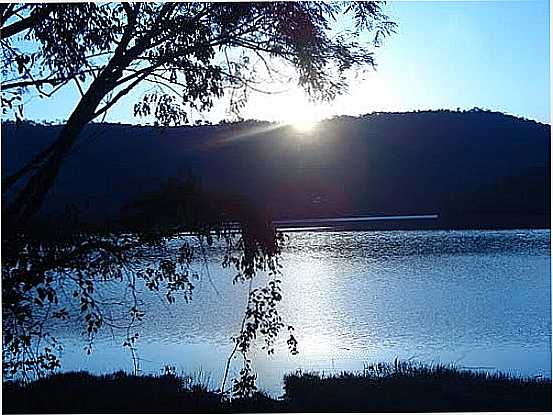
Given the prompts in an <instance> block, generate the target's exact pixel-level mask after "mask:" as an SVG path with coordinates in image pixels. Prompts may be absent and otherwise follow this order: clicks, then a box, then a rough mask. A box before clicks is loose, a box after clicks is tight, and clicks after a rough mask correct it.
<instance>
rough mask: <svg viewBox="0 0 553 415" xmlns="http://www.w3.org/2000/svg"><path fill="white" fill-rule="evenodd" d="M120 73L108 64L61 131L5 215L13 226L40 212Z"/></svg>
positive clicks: (22, 225)
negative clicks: (84, 130)
mask: <svg viewBox="0 0 553 415" xmlns="http://www.w3.org/2000/svg"><path fill="white" fill-rule="evenodd" d="M120 73H121V71H120V70H118V69H117V68H116V66H115V65H114V66H111V65H108V67H106V68H105V70H104V71H103V72H102V74H101V75H100V76H98V78H96V79H95V80H94V82H92V84H91V85H90V88H89V89H88V90H87V91H86V94H85V95H84V96H83V98H82V99H81V101H80V102H79V104H78V105H77V107H76V108H75V110H74V111H73V113H72V114H71V116H70V117H69V119H68V120H67V123H66V124H65V126H64V127H63V129H62V130H61V131H60V133H59V135H58V138H57V140H56V142H55V143H54V145H53V148H52V149H51V151H50V154H49V155H48V157H47V159H46V160H45V161H44V162H43V163H42V165H41V166H40V168H38V169H37V171H36V172H35V173H34V174H33V175H32V176H31V178H30V179H29V180H28V182H27V183H26V184H25V186H24V187H23V189H22V190H21V191H20V192H19V193H18V194H17V196H16V197H15V199H14V201H13V202H12V203H11V205H10V206H9V207H8V208H7V209H6V211H5V212H4V214H5V218H6V219H7V220H8V225H9V226H16V227H17V228H21V227H24V226H25V225H26V224H27V223H28V222H29V220H30V219H31V218H32V217H33V216H34V215H35V214H36V213H37V212H38V211H39V210H40V207H41V206H42V203H43V202H44V198H45V197H46V195H47V193H48V191H49V190H50V188H51V187H52V185H53V184H54V182H55V180H56V177H57V175H58V173H59V171H60V168H61V165H62V162H63V160H64V159H65V157H66V156H67V155H68V154H69V152H70V150H71V149H72V147H73V145H74V144H75V142H76V140H77V138H78V137H79V134H80V133H81V132H82V130H83V129H84V127H85V126H86V124H87V123H88V122H90V121H91V120H92V119H94V113H95V111H96V108H97V107H98V105H99V104H100V102H101V101H102V99H103V98H104V97H105V96H106V94H107V93H108V92H110V91H111V90H112V89H113V88H114V87H115V85H116V81H117V79H118V78H119V76H120Z"/></svg>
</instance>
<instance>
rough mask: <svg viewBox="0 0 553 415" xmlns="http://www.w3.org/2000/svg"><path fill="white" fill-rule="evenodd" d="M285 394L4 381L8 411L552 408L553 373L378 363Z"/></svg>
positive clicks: (301, 383) (123, 380)
mask: <svg viewBox="0 0 553 415" xmlns="http://www.w3.org/2000/svg"><path fill="white" fill-rule="evenodd" d="M284 389H285V394H284V396H283V398H282V399H272V398H270V397H268V396H266V395H263V394H261V393H259V394H256V395H255V396H253V397H252V398H249V399H235V400H232V401H231V402H221V399H220V397H219V395H217V394H216V393H214V392H211V391H209V390H208V389H207V388H206V387H205V386H202V385H193V386H187V381H186V380H185V379H184V378H180V377H178V376H173V375H164V376H131V375H127V374H125V373H123V372H118V373H114V374H111V375H103V376H93V375H90V374H88V373H85V372H79V373H64V374H57V375H53V376H51V377H49V378H47V379H43V380H39V381H36V382H33V383H30V384H27V385H21V384H16V383H12V382H6V383H4V384H3V385H2V391H3V398H2V407H3V408H2V409H3V412H5V413H82V412H92V413H103V412H109V413H120V412H131V413H176V412H180V413H183V412H184V413H206V412H219V413H221V412H437V411H447V412H454V411H462V412H476V411H551V380H549V379H528V378H525V379H523V378H513V377H509V376H505V375H502V374H494V375H486V374H482V373H474V372H469V371H458V370H455V369H452V368H448V367H444V366H436V367H426V366H415V365H410V364H403V363H400V364H394V365H383V364H381V365H375V366H371V367H368V368H367V369H366V370H365V372H364V373H362V374H348V373H344V374H341V375H335V376H321V375H318V374H313V373H297V374H293V375H287V376H286V377H285V378H284Z"/></svg>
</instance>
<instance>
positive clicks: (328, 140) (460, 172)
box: [2, 109, 551, 228]
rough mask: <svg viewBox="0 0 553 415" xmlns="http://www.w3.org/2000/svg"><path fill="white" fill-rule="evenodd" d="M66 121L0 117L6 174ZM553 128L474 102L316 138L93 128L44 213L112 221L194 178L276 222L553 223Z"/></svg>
mask: <svg viewBox="0 0 553 415" xmlns="http://www.w3.org/2000/svg"><path fill="white" fill-rule="evenodd" d="M59 128H60V127H59V126H54V125H37V124H33V123H30V122H24V123H20V124H17V125H16V124H15V123H12V122H5V123H3V124H2V175H3V176H4V175H6V174H9V173H11V172H13V171H15V170H16V169H17V168H18V167H20V166H22V165H23V164H24V163H25V161H27V160H29V159H30V158H32V156H33V155H35V154H37V153H38V152H39V151H40V150H41V149H43V148H45V147H46V146H47V145H48V144H49V143H50V142H52V140H54V139H55V137H56V134H57V132H58V131H59ZM550 134H551V127H550V126H549V125H545V124H541V123H537V122H534V121H529V120H525V119H521V118H517V117H513V116H509V115H505V114H501V113H497V112H490V111H482V110H477V109H476V110H472V111H466V112H452V111H423V112H410V113H375V114H368V115H365V116H362V117H345V116H344V117H338V118H334V119H331V120H326V121H322V122H321V123H319V125H318V126H317V127H316V128H315V129H314V130H313V131H311V132H309V133H305V132H299V131H296V130H294V129H293V128H292V127H290V126H280V125H277V124H271V123H267V122H244V123H233V124H219V125H208V126H196V127H169V128H161V127H148V126H132V125H120V124H91V125H89V126H88V127H87V129H86V131H85V132H83V135H82V136H81V137H80V139H79V144H78V145H77V147H76V148H75V150H74V151H73V152H72V154H71V156H70V157H69V158H68V159H67V160H66V162H65V164H64V165H63V168H62V171H61V173H60V177H59V178H58V180H57V183H56V185H55V188H54V189H53V190H52V192H51V194H50V195H49V197H48V199H47V202H46V204H45V206H44V209H43V211H44V212H45V213H50V212H60V211H63V209H64V208H66V207H67V206H69V205H71V206H74V207H76V209H77V211H78V212H79V214H80V215H81V216H83V217H104V216H107V215H112V214H114V213H115V212H118V211H119V210H120V209H121V207H122V206H124V205H125V204H127V203H128V202H130V201H132V200H134V199H136V198H137V197H139V196H140V195H142V194H144V193H145V192H148V191H154V190H157V189H159V188H160V186H161V184H162V183H164V182H166V181H167V180H168V179H170V178H176V179H179V178H184V177H186V176H190V175H192V176H194V177H196V178H198V179H199V180H200V181H201V184H202V187H203V188H205V189H208V190H209V191H212V192H215V193H218V192H219V193H225V194H233V195H236V196H238V197H240V198H243V199H246V200H249V201H251V202H252V203H255V204H256V205H257V206H258V207H260V208H263V209H266V210H269V211H270V212H271V213H272V215H273V217H274V218H275V219H278V220H294V219H295V220H297V219H313V218H332V217H343V216H367V215H405V214H409V215H412V214H429V213H430V214H434V213H436V214H438V215H439V220H438V221H434V222H432V223H430V224H428V225H424V226H428V227H441V228H458V227H468V228H513V227H549V226H550V225H549V216H550V180H551V178H550V162H551V160H550ZM7 197H9V195H8V196H7ZM421 226H422V225H421Z"/></svg>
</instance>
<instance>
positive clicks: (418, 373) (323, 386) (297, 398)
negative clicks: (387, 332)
mask: <svg viewBox="0 0 553 415" xmlns="http://www.w3.org/2000/svg"><path fill="white" fill-rule="evenodd" d="M284 389H285V399H286V400H288V401H289V404H290V410H291V411H295V410H305V411H331V412H344V411H348V412H459V411H460V412H480V411H551V380H549V379H534V378H515V377H511V376H508V375H505V374H501V373H495V374H491V375H489V374H486V373H479V372H473V371H465V370H458V369H455V368H453V367H448V366H444V365H435V366H426V365H421V364H411V363H405V362H398V361H396V362H395V363H394V364H393V365H391V364H383V363H381V364H377V365H372V366H368V367H367V368H366V369H365V370H364V372H363V373H361V374H353V373H342V374H340V375H332V376H324V375H319V374H317V373H296V374H292V375H287V376H285V378H284Z"/></svg>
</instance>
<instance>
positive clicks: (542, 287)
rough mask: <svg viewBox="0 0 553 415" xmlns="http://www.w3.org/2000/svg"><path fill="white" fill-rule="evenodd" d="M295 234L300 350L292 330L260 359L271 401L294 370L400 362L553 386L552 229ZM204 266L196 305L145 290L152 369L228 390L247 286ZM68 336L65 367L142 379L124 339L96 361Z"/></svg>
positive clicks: (290, 310) (290, 312)
mask: <svg viewBox="0 0 553 415" xmlns="http://www.w3.org/2000/svg"><path fill="white" fill-rule="evenodd" d="M288 235H289V238H290V239H289V241H288V244H287V248H286V250H285V252H284V255H283V259H282V263H283V265H284V268H283V270H282V278H281V279H282V281H283V284H282V288H283V294H284V299H283V301H282V304H281V306H280V310H281V314H282V316H283V318H284V319H285V322H286V323H287V324H288V323H289V324H291V325H293V326H294V327H295V334H296V337H297V339H298V342H299V345H298V347H299V351H300V353H299V354H298V355H296V356H291V355H290V354H289V353H288V352H287V348H286V344H285V340H286V336H285V334H286V333H283V336H282V338H281V339H280V341H279V343H278V344H277V348H276V353H275V354H274V355H272V356H270V357H269V356H267V355H266V353H265V352H264V351H263V350H261V347H260V346H259V347H258V348H257V349H256V350H254V356H255V359H254V360H255V366H256V369H257V371H258V374H259V382H258V384H259V386H260V387H261V388H263V389H265V390H267V391H269V392H270V393H272V394H274V395H279V394H281V393H282V386H281V382H282V376H283V374H284V373H286V372H290V371H294V370H296V369H300V368H301V369H302V370H317V371H324V372H333V371H341V370H354V371H359V370H362V369H363V365H364V364H366V363H372V362H378V361H382V360H387V361H391V360H393V359H394V358H395V357H399V358H400V359H404V360H407V359H412V360H415V361H422V362H426V363H438V362H443V363H454V364H456V365H457V366H458V367H468V368H477V369H480V370H490V371H494V370H501V371H504V372H508V373H511V374H516V375H524V376H535V375H545V376H548V377H550V376H551V308H550V307H551V306H550V304H551V275H550V267H551V258H550V232H549V231H548V230H509V231H384V232H375V231H371V232H294V233H289V234H288ZM194 266H195V267H196V269H197V270H198V271H199V272H200V274H201V277H200V279H199V280H198V281H196V282H195V285H196V287H195V290H194V294H193V300H192V302H190V303H188V304H187V303H185V302H184V301H178V302H177V304H173V305H168V304H166V302H165V301H164V300H163V298H162V297H161V296H157V295H153V294H150V293H146V294H144V296H143V298H144V301H145V304H144V306H145V310H146V312H147V313H148V314H147V317H146V320H145V321H144V323H143V325H142V327H141V328H140V330H139V332H140V338H139V342H138V344H137V345H138V348H139V349H138V353H139V356H140V358H141V369H142V370H143V371H144V372H145V373H153V372H158V373H159V372H160V370H161V368H162V367H163V366H164V365H171V366H175V367H176V368H177V371H178V372H181V371H182V372H186V373H191V374H198V373H200V372H201V373H203V374H204V376H205V375H206V374H207V375H209V376H210V378H211V384H212V386H213V387H218V386H219V381H220V378H221V375H222V372H223V367H224V364H225V362H226V359H227V356H228V355H229V353H230V351H231V349H232V342H231V340H230V337H231V336H232V335H235V334H236V333H237V331H238V329H239V327H240V322H241V317H242V312H243V310H244V306H245V304H246V295H247V291H246V290H247V287H246V286H245V285H243V284H236V285H233V284H232V282H231V281H232V277H233V275H234V273H233V272H232V271H231V270H228V269H227V270H223V269H222V268H221V266H220V265H219V262H218V258H217V254H216V253H214V254H213V255H212V256H209V257H208V260H207V262H204V261H200V262H198V263H196V264H195V265H194ZM263 281H264V278H263V277H262V276H261V277H260V278H259V279H258V281H257V284H259V285H262V284H263ZM112 289H115V290H117V289H118V288H112ZM58 335H59V336H60V337H61V338H62V339H63V341H64V343H65V350H64V353H63V356H62V365H63V370H75V369H85V370H90V371H92V372H97V373H98V372H100V373H101V372H111V371H114V370H117V369H123V370H129V371H130V370H131V369H132V363H131V360H130V356H129V353H128V351H126V349H124V348H122V347H121V343H122V340H121V337H120V333H110V332H108V331H104V332H103V334H102V335H101V336H99V338H98V339H97V340H96V343H95V351H94V353H93V354H92V355H90V356H87V355H86V353H85V352H84V351H83V347H84V342H83V340H82V339H83V338H82V336H81V335H80V334H79V331H78V330H75V329H74V328H73V327H70V326H64V327H61V328H58ZM238 369H239V367H238V364H236V365H235V366H234V367H233V372H236V371H237V370H238ZM204 380H205V379H204Z"/></svg>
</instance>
